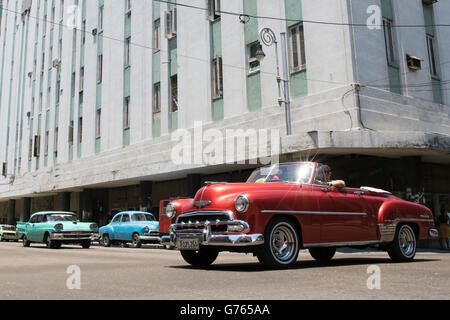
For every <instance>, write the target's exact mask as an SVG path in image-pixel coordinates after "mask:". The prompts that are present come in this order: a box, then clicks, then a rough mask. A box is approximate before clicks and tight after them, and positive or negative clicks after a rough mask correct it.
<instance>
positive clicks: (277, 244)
mask: <svg viewBox="0 0 450 320" xmlns="http://www.w3.org/2000/svg"><path fill="white" fill-rule="evenodd" d="M271 246H272V253H273V255H274V257H275V258H276V259H277V260H279V261H280V262H288V261H289V260H291V259H292V256H293V255H294V254H295V250H296V237H295V234H294V231H293V230H292V229H291V228H289V227H287V226H286V225H280V226H278V227H276V228H275V229H274V231H273V233H272V240H271Z"/></svg>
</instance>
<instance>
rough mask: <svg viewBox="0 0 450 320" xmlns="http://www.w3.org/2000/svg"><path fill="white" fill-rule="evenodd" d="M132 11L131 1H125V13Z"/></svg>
mask: <svg viewBox="0 0 450 320" xmlns="http://www.w3.org/2000/svg"><path fill="white" fill-rule="evenodd" d="M130 10H131V0H125V11H130Z"/></svg>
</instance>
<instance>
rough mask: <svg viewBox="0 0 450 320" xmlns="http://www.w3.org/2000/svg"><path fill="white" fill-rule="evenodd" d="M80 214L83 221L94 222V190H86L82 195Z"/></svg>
mask: <svg viewBox="0 0 450 320" xmlns="http://www.w3.org/2000/svg"><path fill="white" fill-rule="evenodd" d="M79 208H80V212H79V216H78V218H79V219H80V220H81V221H87V222H90V221H91V220H92V216H93V214H92V190H89V189H86V190H84V191H83V192H81V194H80V206H79Z"/></svg>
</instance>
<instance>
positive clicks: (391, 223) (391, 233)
mask: <svg viewBox="0 0 450 320" xmlns="http://www.w3.org/2000/svg"><path fill="white" fill-rule="evenodd" d="M385 222H387V223H384V224H379V225H378V228H379V230H380V236H381V238H380V242H392V241H394V238H395V232H396V230H397V226H398V224H399V223H404V222H434V220H433V219H418V218H396V219H394V220H385ZM430 230H431V229H430Z"/></svg>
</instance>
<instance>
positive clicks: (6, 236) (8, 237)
mask: <svg viewBox="0 0 450 320" xmlns="http://www.w3.org/2000/svg"><path fill="white" fill-rule="evenodd" d="M0 241H16V242H17V241H19V238H18V237H17V232H16V227H14V226H9V225H0Z"/></svg>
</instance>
